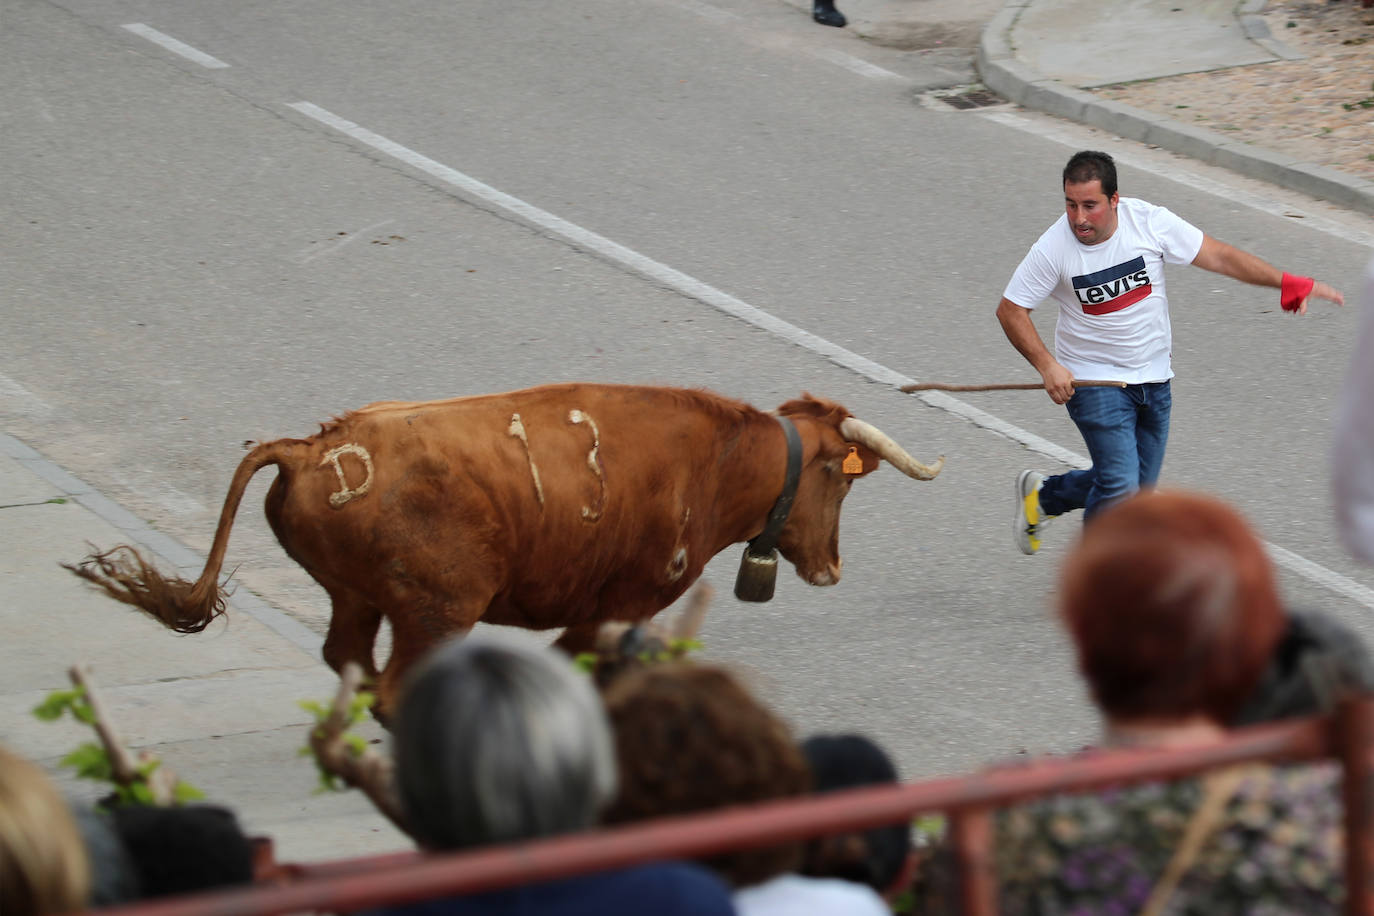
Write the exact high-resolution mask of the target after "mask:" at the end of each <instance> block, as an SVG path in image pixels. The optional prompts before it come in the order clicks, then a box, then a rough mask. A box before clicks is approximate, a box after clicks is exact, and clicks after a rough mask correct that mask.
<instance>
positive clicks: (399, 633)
mask: <svg viewBox="0 0 1374 916" xmlns="http://www.w3.org/2000/svg"><path fill="white" fill-rule="evenodd" d="M466 619H467V618H465V617H463V616H461V615H460V614H457V613H454V614H448V613H442V612H441V613H438V614H435V613H426V612H418V613H414V614H392V615H391V616H390V620H391V657H390V658H388V659H387V661H386V666H385V667H384V668H383V669H382V674H381V677H380V678H379V679H378V681H377V702H376V703H375V704H374V705H373V707H372V712H373V714H374V715H376V717H377V720H378V721H379V722H381V723H382V724H384V725H385V724H386V723H387V721H388V719H389V717H390V716H391V714H392V713H393V712H394V711H395V709H396V701H397V700H398V699H399V697H400V689H401V683H402V681H403V680H404V678H405V675H406V673H407V672H408V671H409V670H410V669H411V668H412V667H413V666H414V665H415V663H416V662H417V661H419V660H420V659H421V658H423V657H424V656H425V655H426V654H428V653H429V651H430V650H432V649H434V648H435V647H436V646H438V645H439V644H440V643H443V642H445V641H446V640H449V639H455V638H460V637H463V636H466V635H467V634H468V632H469V631H470V630H471V629H472V624H471V623H464V621H465V620H466Z"/></svg>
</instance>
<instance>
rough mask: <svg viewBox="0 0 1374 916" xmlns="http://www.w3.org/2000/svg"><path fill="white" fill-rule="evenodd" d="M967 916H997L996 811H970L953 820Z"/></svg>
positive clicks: (951, 830)
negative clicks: (993, 840) (993, 850)
mask: <svg viewBox="0 0 1374 916" xmlns="http://www.w3.org/2000/svg"><path fill="white" fill-rule="evenodd" d="M949 821H950V823H949V837H950V841H951V842H952V843H953V845H954V861H955V866H956V868H957V869H958V875H959V897H960V903H961V904H962V909H961V910H960V912H962V913H963V914H964V916H997V863H996V862H994V861H993V854H992V833H993V809H991V808H967V809H965V810H963V811H955V812H952V813H951V814H950V818H949Z"/></svg>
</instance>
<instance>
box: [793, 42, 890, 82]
mask: <svg viewBox="0 0 1374 916" xmlns="http://www.w3.org/2000/svg"><path fill="white" fill-rule="evenodd" d="M811 53H812V54H814V55H816V56H817V57H819V58H821V59H822V60H828V61H830V62H831V63H832V64H838V65H840V66H841V67H844V68H845V69H846V70H848V71H850V72H851V73H857V74H859V76H865V77H868V78H869V79H871V80H900V81H903V82H905V81H906V77H904V76H900V75H898V74H896V73H893V72H892V71H891V70H884V69H883V68H882V67H879V66H877V65H876V64H870V63H869V62H868V61H866V60H862V59H860V58H857V57H855V56H853V55H852V54H846V53H844V52H843V51H836V50H834V49H833V48H813V49H811Z"/></svg>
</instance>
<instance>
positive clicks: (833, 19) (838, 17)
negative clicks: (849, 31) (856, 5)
mask: <svg viewBox="0 0 1374 916" xmlns="http://www.w3.org/2000/svg"><path fill="white" fill-rule="evenodd" d="M811 18H812V19H814V20H816V21H817V22H819V23H820V24H821V25H833V26H834V27H835V28H837V29H842V28H844V27H845V25H846V24H847V23H848V20H847V19H845V18H844V13H841V12H840V11H839V10H837V9H835V6H834V4H833V3H817V4H816V5H815V6H813V7H811Z"/></svg>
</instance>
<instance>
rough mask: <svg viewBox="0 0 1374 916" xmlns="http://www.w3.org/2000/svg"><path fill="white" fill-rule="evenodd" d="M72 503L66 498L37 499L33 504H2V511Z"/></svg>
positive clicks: (0, 505)
mask: <svg viewBox="0 0 1374 916" xmlns="http://www.w3.org/2000/svg"><path fill="white" fill-rule="evenodd" d="M68 502H70V500H68V499H67V498H66V497H65V496H54V497H53V498H52V499H37V500H34V501H32V502H23V503H0V509H24V508H27V507H29V506H61V505H65V504H66V503H68Z"/></svg>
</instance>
